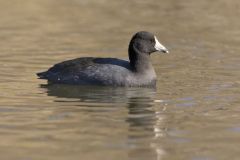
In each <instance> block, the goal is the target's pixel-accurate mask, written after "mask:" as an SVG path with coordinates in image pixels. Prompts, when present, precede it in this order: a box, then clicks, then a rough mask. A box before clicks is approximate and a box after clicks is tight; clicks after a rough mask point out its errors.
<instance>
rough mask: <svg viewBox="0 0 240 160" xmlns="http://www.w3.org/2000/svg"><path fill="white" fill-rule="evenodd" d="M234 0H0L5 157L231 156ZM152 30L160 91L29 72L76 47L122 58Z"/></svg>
mask: <svg viewBox="0 0 240 160" xmlns="http://www.w3.org/2000/svg"><path fill="white" fill-rule="evenodd" d="M239 14H240V2H238V1H235V0H228V1H225V0H216V1H207V0H202V1H191V0H182V1H177V0H168V1H163V0H148V1H143V0H132V1H128V0H122V1H112V0H68V1H64V0H51V1H48V0H42V1H37V0H25V1H20V0H12V1H3V0H1V1H0V15H1V19H0V30H1V32H0V38H1V43H0V63H1V67H0V91H1V92H0V137H1V142H0V157H1V159H8V160H42V159H45V160H48V159H49V160H55V159H56V160H61V159H62V160H66V159H68V160H76V159H84V160H95V159H104V160H112V159H115V160H118V159H119V160H141V159H142V160H146V159H148V160H181V159H182V160H225V159H232V160H235V159H236V160H237V159H239V157H240V149H239V148H240V143H239V139H240V123H239V122H240V116H239V114H240V100H239V97H240V71H239V67H240V63H239V61H240V57H239V53H240V47H239V44H240V30H239V28H240V21H239V16H238V15H239ZM140 30H147V31H151V32H153V33H155V34H156V35H157V37H158V39H159V40H160V41H161V42H162V43H163V44H164V45H165V46H166V47H168V48H169V50H170V53H171V54H154V55H152V62H153V64H154V67H155V69H156V73H157V75H158V82H157V84H158V85H157V89H156V90H155V89H147V88H145V89H144V88H111V87H90V86H85V87H84V86H69V85H49V84H47V82H46V81H44V80H39V79H37V77H36V75H35V73H36V72H40V71H43V70H46V69H47V68H48V67H50V66H52V64H54V63H57V62H60V61H63V60H67V59H72V58H76V57H82V56H97V57H118V58H123V59H127V58H128V57H127V47H128V42H129V40H130V38H131V36H132V35H133V34H134V33H135V32H137V31H140Z"/></svg>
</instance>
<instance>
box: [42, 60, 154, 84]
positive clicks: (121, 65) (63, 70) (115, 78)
mask: <svg viewBox="0 0 240 160" xmlns="http://www.w3.org/2000/svg"><path fill="white" fill-rule="evenodd" d="M38 76H39V77H40V78H41V79H48V80H49V81H50V82H54V83H64V84H78V85H106V86H149V87H154V86H155V85H156V74H155V72H154V70H153V67H151V68H149V70H148V71H146V72H144V73H141V74H139V73H137V72H135V71H134V70H133V69H132V67H131V66H130V63H129V62H128V61H125V60H120V59H116V58H93V57H84V58H78V59H74V60H69V61H65V62H62V63H58V64H56V65H54V66H53V67H52V68H50V69H49V70H48V71H46V72H42V73H38Z"/></svg>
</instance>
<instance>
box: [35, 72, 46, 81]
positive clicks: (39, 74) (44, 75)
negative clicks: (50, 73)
mask: <svg viewBox="0 0 240 160" xmlns="http://www.w3.org/2000/svg"><path fill="white" fill-rule="evenodd" d="M37 76H38V77H39V79H46V78H47V72H40V73H37Z"/></svg>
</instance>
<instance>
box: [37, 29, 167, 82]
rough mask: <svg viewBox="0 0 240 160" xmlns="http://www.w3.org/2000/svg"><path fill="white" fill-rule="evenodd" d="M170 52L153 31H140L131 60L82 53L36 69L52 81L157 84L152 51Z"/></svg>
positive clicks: (135, 36)
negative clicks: (42, 69)
mask: <svg viewBox="0 0 240 160" xmlns="http://www.w3.org/2000/svg"><path fill="white" fill-rule="evenodd" d="M156 51H162V52H163V53H168V50H167V49H166V48H165V47H164V46H163V45H161V44H160V43H159V41H158V40H157V38H156V36H154V35H153V34H152V33H149V32H146V31H141V32H137V33H136V34H135V35H134V36H133V37H132V39H131V41H130V43H129V48H128V55H129V60H130V62H128V61H125V60H121V59H116V58H94V57H83V58H77V59H73V60H68V61H64V62H61V63H58V64H55V65H54V66H53V67H51V68H50V69H48V70H47V71H46V72H41V73H37V75H38V76H39V78H40V79H47V80H48V81H49V82H52V83H64V84H77V85H102V86H126V87H155V86H156V73H155V71H154V68H153V66H152V64H151V61H150V54H151V53H153V52H156Z"/></svg>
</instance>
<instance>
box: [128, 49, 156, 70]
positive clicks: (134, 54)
mask: <svg viewBox="0 0 240 160" xmlns="http://www.w3.org/2000/svg"><path fill="white" fill-rule="evenodd" d="M128 55H129V60H130V65H131V68H132V69H133V71H134V72H141V73H142V72H145V71H148V70H149V69H152V68H153V67H152V64H151V61H150V55H149V54H148V53H141V52H140V51H139V50H138V49H137V48H136V47H134V46H129V49H128Z"/></svg>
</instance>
